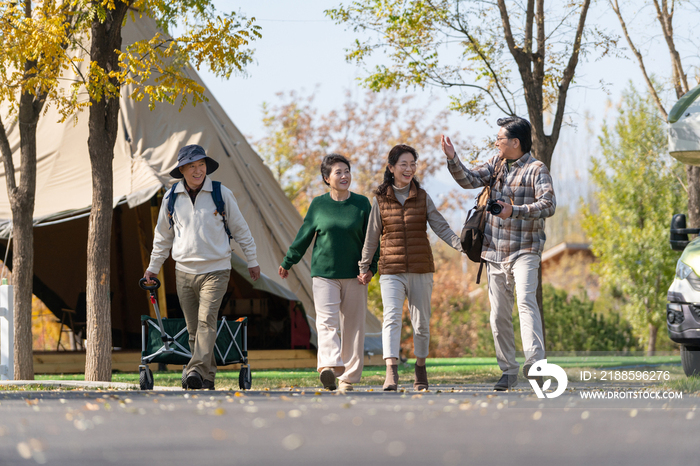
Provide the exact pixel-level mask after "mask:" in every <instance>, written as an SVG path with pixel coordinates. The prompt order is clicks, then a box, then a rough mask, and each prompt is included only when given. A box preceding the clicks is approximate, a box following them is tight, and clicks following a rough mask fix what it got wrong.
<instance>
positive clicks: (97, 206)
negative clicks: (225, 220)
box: [85, 2, 128, 381]
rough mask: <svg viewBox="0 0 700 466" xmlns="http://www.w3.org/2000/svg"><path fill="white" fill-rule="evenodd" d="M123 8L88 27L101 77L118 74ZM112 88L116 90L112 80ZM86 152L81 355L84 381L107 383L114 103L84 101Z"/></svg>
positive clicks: (109, 371) (105, 98)
mask: <svg viewBox="0 0 700 466" xmlns="http://www.w3.org/2000/svg"><path fill="white" fill-rule="evenodd" d="M127 9H128V4H126V3H122V2H116V4H115V8H114V9H113V10H107V18H106V19H105V20H104V21H103V22H100V21H99V19H95V20H94V22H93V24H92V34H91V35H92V43H91V46H90V57H91V60H92V62H94V63H96V64H97V65H98V66H100V67H101V68H102V69H103V70H105V71H106V72H109V71H116V70H117V69H118V56H117V53H116V52H115V50H120V49H121V43H122V37H121V25H122V20H123V19H124V15H125V14H126V11H127ZM113 84H115V85H116V86H118V85H119V83H118V82H116V81H114V80H113ZM90 104H91V106H90V116H89V124H88V127H89V131H90V134H89V136H88V151H89V153H90V164H91V167H92V209H91V211H90V223H89V230H88V249H87V257H88V260H87V296H86V298H87V299H86V300H87V347H86V350H87V354H86V358H85V380H93V381H110V380H111V379H112V313H111V300H110V288H111V286H110V239H111V233H112V198H113V187H112V185H113V173H112V160H113V159H114V143H115V141H116V137H117V118H118V115H119V98H118V97H114V96H111V97H110V96H107V95H103V96H100V98H95V97H94V96H91V97H90Z"/></svg>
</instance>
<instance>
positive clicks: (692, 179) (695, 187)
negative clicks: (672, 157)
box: [685, 165, 700, 228]
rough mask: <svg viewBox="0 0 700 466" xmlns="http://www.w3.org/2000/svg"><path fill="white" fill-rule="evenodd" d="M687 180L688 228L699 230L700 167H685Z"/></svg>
mask: <svg viewBox="0 0 700 466" xmlns="http://www.w3.org/2000/svg"><path fill="white" fill-rule="evenodd" d="M685 173H686V176H687V179H688V228H700V167H696V166H692V165H686V166H685Z"/></svg>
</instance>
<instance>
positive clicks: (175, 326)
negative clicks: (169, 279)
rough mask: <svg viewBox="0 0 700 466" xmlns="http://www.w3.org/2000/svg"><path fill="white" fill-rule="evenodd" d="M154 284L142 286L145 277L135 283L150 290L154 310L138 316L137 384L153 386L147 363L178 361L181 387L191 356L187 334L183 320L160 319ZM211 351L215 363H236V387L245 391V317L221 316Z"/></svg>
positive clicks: (248, 378)
mask: <svg viewBox="0 0 700 466" xmlns="http://www.w3.org/2000/svg"><path fill="white" fill-rule="evenodd" d="M152 280H153V281H154V282H155V285H150V286H149V285H146V279H145V278H142V279H141V280H140V281H139V286H140V287H141V288H143V289H144V290H147V291H149V292H150V299H151V304H153V309H154V310H155V311H156V318H155V319H154V318H153V317H150V316H141V364H140V365H139V386H140V387H141V390H152V389H153V385H154V383H153V373H152V372H151V369H150V368H149V367H148V364H150V363H163V364H182V365H183V368H182V388H183V389H185V390H186V389H187V373H186V370H185V367H184V366H186V365H187V363H189V361H190V358H192V353H191V352H190V345H189V333H188V332H187V325H186V324H185V319H162V318H161V317H160V310H159V309H158V302H157V300H156V294H155V291H156V290H157V289H158V288H160V281H159V280H158V279H157V278H153V279H152ZM214 353H215V357H216V365H217V366H225V365H228V364H240V365H241V371H240V373H239V374H238V386H239V387H240V388H241V390H248V389H250V387H251V384H252V377H251V373H250V366H249V365H248V318H247V317H241V318H240V319H236V320H235V321H228V320H226V318H225V317H222V318H221V320H220V321H218V322H217V326H216V343H215V344H214Z"/></svg>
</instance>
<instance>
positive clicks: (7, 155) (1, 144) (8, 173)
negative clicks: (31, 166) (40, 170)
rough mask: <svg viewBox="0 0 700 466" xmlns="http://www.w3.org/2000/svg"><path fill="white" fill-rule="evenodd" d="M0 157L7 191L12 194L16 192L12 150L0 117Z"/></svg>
mask: <svg viewBox="0 0 700 466" xmlns="http://www.w3.org/2000/svg"><path fill="white" fill-rule="evenodd" d="M0 155H2V161H3V165H4V166H5V181H6V182H7V187H8V191H9V192H10V193H14V192H15V191H16V190H17V183H16V182H15V164H14V162H13V161H12V149H11V148H10V141H8V139H7V132H6V131H5V124H4V123H3V122H2V117H0Z"/></svg>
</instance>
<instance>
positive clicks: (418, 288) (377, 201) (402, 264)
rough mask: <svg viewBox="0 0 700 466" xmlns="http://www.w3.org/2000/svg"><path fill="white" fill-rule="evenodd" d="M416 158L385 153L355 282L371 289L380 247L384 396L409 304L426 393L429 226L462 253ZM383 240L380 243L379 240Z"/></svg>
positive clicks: (418, 383) (394, 375)
mask: <svg viewBox="0 0 700 466" xmlns="http://www.w3.org/2000/svg"><path fill="white" fill-rule="evenodd" d="M417 160H418V153H417V152H416V150H415V149H414V148H413V147H411V146H407V145H405V144H399V145H397V146H394V147H393V148H392V149H391V151H389V157H388V160H387V162H388V164H387V168H386V171H385V172H384V182H383V183H382V184H381V185H380V186H379V188H377V191H376V193H375V194H376V197H375V198H374V200H373V201H372V212H371V213H370V218H369V225H368V226H367V234H366V236H365V245H364V248H363V250H362V260H361V261H360V275H359V277H358V278H359V279H360V280H361V281H362V283H369V281H370V280H371V279H372V272H370V271H369V267H370V264H371V263H372V256H373V255H374V251H376V250H377V244H378V243H379V245H380V253H379V254H380V256H379V270H378V272H379V275H380V278H379V284H380V286H381V289H382V302H383V304H384V323H383V326H382V346H383V353H384V360H385V361H386V380H385V382H384V387H383V388H384V390H385V391H396V390H397V388H398V382H399V372H398V358H399V346H400V344H401V315H402V313H403V303H404V301H405V300H406V298H408V309H409V312H410V315H411V324H412V325H413V352H414V354H415V356H416V366H415V380H414V383H413V388H414V389H415V390H427V389H428V374H427V372H426V369H425V358H426V357H428V346H429V343H430V314H431V309H430V298H431V294H432V291H433V272H435V264H434V263H433V252H432V249H431V248H430V241H429V240H428V233H427V225H428V224H430V228H432V229H433V231H434V232H435V233H436V234H437V235H438V236H439V237H440V238H441V239H442V240H443V241H445V242H446V243H447V244H449V245H450V246H452V247H453V248H455V249H456V250H458V251H460V252H461V251H462V246H461V244H460V241H459V237H458V236H457V235H456V234H455V233H454V231H452V229H451V228H450V226H449V224H448V223H447V221H446V220H445V218H444V217H443V216H442V215H441V214H440V212H438V211H437V209H436V208H435V205H434V204H433V201H432V200H431V199H430V196H429V195H428V193H426V192H425V190H424V189H422V188H421V187H420V183H419V182H418V180H416V179H415V174H416V161H417ZM380 237H381V241H379V240H380Z"/></svg>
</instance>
